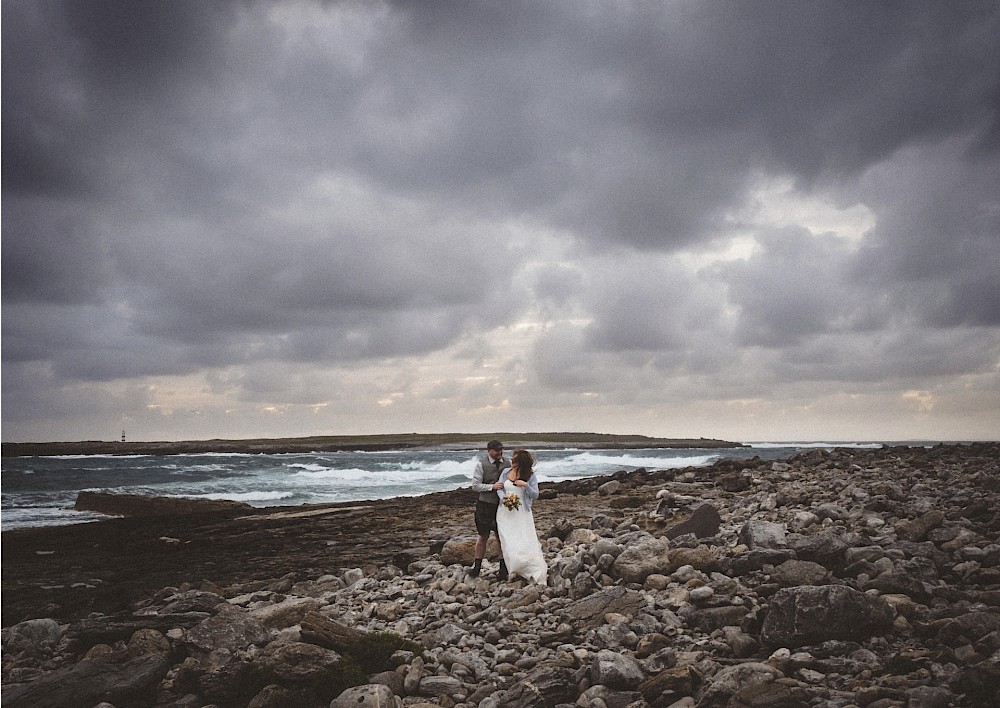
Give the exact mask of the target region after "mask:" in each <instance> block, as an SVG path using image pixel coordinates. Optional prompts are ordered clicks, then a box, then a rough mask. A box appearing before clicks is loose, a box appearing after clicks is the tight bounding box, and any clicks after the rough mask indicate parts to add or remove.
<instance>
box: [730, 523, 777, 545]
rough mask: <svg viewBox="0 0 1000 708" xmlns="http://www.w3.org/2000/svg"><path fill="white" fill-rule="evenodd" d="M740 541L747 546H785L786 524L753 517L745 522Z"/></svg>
mask: <svg viewBox="0 0 1000 708" xmlns="http://www.w3.org/2000/svg"><path fill="white" fill-rule="evenodd" d="M739 541H740V543H742V544H743V545H745V546H746V547H747V548H751V549H755V548H782V547H784V546H785V526H784V524H776V523H774V522H772V521H760V520H758V519H753V520H751V521H748V522H746V523H745V524H743V528H741V529H740V533H739Z"/></svg>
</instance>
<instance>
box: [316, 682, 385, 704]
mask: <svg viewBox="0 0 1000 708" xmlns="http://www.w3.org/2000/svg"><path fill="white" fill-rule="evenodd" d="M397 704H398V703H397V700H396V696H395V695H393V693H392V691H391V690H390V689H389V687H388V686H384V685H382V684H374V683H370V684H367V685H365V686H355V687H354V688H349V689H347V690H346V691H344V692H343V693H341V694H340V695H339V696H337V697H336V698H334V699H333V701H332V702H331V703H330V708H395V707H396V705H397Z"/></svg>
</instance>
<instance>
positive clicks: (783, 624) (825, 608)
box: [761, 585, 896, 648]
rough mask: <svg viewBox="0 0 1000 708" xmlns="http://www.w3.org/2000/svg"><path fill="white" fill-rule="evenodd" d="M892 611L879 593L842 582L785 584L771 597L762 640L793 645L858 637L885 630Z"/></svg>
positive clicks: (861, 638) (893, 614)
mask: <svg viewBox="0 0 1000 708" xmlns="http://www.w3.org/2000/svg"><path fill="white" fill-rule="evenodd" d="M895 615H896V613H895V611H894V610H893V609H892V606H891V605H889V603H887V602H886V601H885V600H883V599H882V598H881V597H876V596H872V595H867V594H865V593H862V592H859V591H858V590H854V589H853V588H849V587H847V586H844V585H824V586H810V585H803V586H800V587H794V588H784V589H782V590H779V591H778V592H777V593H776V594H775V596H774V597H773V598H771V602H770V605H769V607H768V612H767V617H766V618H765V619H764V626H763V628H762V629H761V640H762V641H763V642H764V643H765V644H768V645H770V646H787V647H792V648H794V647H799V646H803V645H806V644H818V643H820V642H823V641H826V640H829V639H847V640H854V641H860V640H864V639H868V638H869V637H872V636H876V635H879V634H882V633H883V632H885V631H886V630H887V629H888V628H889V626H890V625H891V624H892V621H893V619H895Z"/></svg>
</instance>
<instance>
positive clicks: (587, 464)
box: [536, 452, 719, 480]
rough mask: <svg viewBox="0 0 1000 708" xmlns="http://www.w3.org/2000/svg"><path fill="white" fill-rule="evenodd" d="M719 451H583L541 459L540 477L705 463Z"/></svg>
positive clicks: (539, 466) (712, 458)
mask: <svg viewBox="0 0 1000 708" xmlns="http://www.w3.org/2000/svg"><path fill="white" fill-rule="evenodd" d="M718 457H719V456H718V455H688V456H683V457H659V456H649V455H643V456H641V457H640V456H635V455H631V454H628V453H620V454H610V455H608V454H604V455H602V454H597V453H593V452H581V453H578V454H576V455H571V456H570V457H564V458H561V459H556V460H544V461H539V462H538V464H537V465H536V469H537V470H538V478H539V479H540V480H546V479H570V478H573V477H586V476H592V475H598V474H608V473H609V472H615V471H617V470H623V469H624V470H632V469H637V468H639V467H647V468H651V469H680V468H682V467H703V466H705V465H709V464H711V463H712V462H713V461H715V460H716V459H718Z"/></svg>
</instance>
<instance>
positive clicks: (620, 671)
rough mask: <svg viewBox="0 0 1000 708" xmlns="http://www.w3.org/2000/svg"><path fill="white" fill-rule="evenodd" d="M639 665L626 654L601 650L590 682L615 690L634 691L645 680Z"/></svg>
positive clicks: (592, 669) (594, 664) (592, 668)
mask: <svg viewBox="0 0 1000 708" xmlns="http://www.w3.org/2000/svg"><path fill="white" fill-rule="evenodd" d="M645 678H646V674H645V673H643V670H642V667H641V666H639V663H638V662H637V661H636V660H635V659H632V658H630V657H628V656H625V655H624V654H620V653H618V652H614V651H610V650H608V649H601V650H600V651H599V652H597V657H596V659H595V660H594V663H593V665H592V666H591V669H590V680H591V683H593V684H595V685H596V684H600V685H603V686H608V687H610V688H615V689H626V690H634V689H636V688H637V687H638V686H639V684H640V683H642V682H643V680H645Z"/></svg>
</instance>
